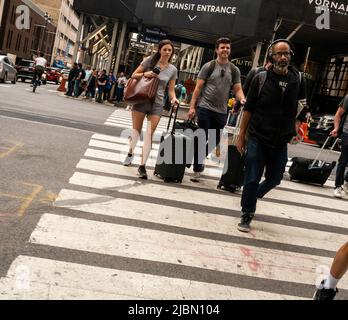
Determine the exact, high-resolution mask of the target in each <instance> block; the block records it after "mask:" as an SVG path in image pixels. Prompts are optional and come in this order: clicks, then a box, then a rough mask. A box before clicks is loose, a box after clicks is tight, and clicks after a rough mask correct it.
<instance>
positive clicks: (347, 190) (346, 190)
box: [343, 182, 348, 194]
mask: <svg viewBox="0 0 348 320" xmlns="http://www.w3.org/2000/svg"><path fill="white" fill-rule="evenodd" d="M343 191H344V192H345V193H346V194H348V182H346V183H345V184H344V185H343Z"/></svg>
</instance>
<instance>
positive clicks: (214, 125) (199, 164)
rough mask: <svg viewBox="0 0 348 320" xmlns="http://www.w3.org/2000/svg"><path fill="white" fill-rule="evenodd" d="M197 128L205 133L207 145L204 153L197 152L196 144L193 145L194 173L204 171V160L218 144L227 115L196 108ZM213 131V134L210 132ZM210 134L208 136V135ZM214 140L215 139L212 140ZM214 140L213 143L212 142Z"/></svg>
mask: <svg viewBox="0 0 348 320" xmlns="http://www.w3.org/2000/svg"><path fill="white" fill-rule="evenodd" d="M197 115H198V126H199V128H200V129H203V130H204V132H205V143H206V144H207V147H206V150H205V151H206V152H204V150H203V152H202V150H199V148H198V143H195V157H194V166H193V171H194V172H203V171H204V159H205V158H206V157H207V155H208V154H210V153H211V152H212V151H213V150H214V149H215V147H216V146H218V145H219V144H220V140H221V133H222V130H223V129H224V127H225V125H226V122H227V114H225V113H217V112H214V111H211V110H208V109H205V108H200V107H198V108H197ZM210 130H214V131H215V132H216V134H215V132H214V134H212V131H210ZM209 131H210V132H209ZM209 133H210V134H209ZM214 138H215V139H214ZM214 140H215V141H214Z"/></svg>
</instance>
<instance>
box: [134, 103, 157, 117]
mask: <svg viewBox="0 0 348 320" xmlns="http://www.w3.org/2000/svg"><path fill="white" fill-rule="evenodd" d="M133 111H137V112H141V113H145V114H146V115H150V116H162V113H163V106H161V105H159V104H156V103H154V104H150V103H148V104H147V103H142V104H135V105H134V106H133Z"/></svg>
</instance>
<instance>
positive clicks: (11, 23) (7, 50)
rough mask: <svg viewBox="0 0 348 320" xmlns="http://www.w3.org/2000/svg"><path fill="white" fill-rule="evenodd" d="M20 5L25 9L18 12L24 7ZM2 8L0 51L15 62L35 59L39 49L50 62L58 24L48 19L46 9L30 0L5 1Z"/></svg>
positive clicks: (0, 5)
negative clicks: (55, 24) (46, 18)
mask: <svg viewBox="0 0 348 320" xmlns="http://www.w3.org/2000/svg"><path fill="white" fill-rule="evenodd" d="M20 6H24V8H26V9H25V11H18V10H19V9H20V8H23V7H20ZM1 8H2V9H1ZM0 9H1V10H2V16H1V20H0V52H1V53H3V54H7V55H9V56H10V57H11V58H12V60H13V62H14V63H15V62H17V61H18V60H21V59H33V57H34V56H36V55H38V54H39V53H40V52H43V53H44V55H45V57H46V59H47V60H48V61H49V60H50V59H51V58H52V49H53V43H54V39H55V33H56V27H55V26H54V25H53V24H51V23H49V22H48V21H46V20H45V17H44V16H45V12H44V11H43V10H41V9H40V8H39V7H38V6H36V5H35V4H34V3H33V2H32V1H29V0H7V1H3V0H2V1H1V4H0ZM0 12H1V11H0ZM27 14H28V15H27Z"/></svg>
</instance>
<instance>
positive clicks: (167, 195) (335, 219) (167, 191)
mask: <svg viewBox="0 0 348 320" xmlns="http://www.w3.org/2000/svg"><path fill="white" fill-rule="evenodd" d="M121 180H122V179H116V178H111V177H103V176H96V175H84V174H81V173H79V174H75V175H74V176H73V177H72V178H71V179H70V183H71V184H75V185H80V186H85V187H90V188H96V189H108V188H119V187H120V185H121V186H122V181H121ZM123 183H124V185H131V182H128V183H127V180H124V182H123ZM119 191H120V192H123V190H122V189H120V190H119ZM124 192H127V193H128V194H135V195H138V194H141V195H142V196H148V197H161V199H163V201H165V200H174V201H181V202H184V203H190V204H192V203H194V204H197V205H202V206H211V207H216V208H223V209H227V210H228V209H231V210H240V198H239V197H231V196H230V195H229V194H228V193H223V192H222V193H221V194H215V193H214V194H211V193H209V192H206V191H195V190H190V191H188V190H186V189H182V188H180V187H179V186H178V187H176V188H175V187H169V186H167V185H165V184H163V185H155V184H151V183H146V184H142V183H138V184H135V185H134V187H130V188H127V189H126V190H125V191H124ZM273 192H274V193H277V192H278V191H273ZM307 197H309V198H311V197H312V196H309V195H308V196H307ZM289 200H290V199H289ZM164 203H165V202H164ZM327 206H328V207H330V202H327ZM257 214H263V215H266V216H272V217H277V218H285V219H289V220H297V221H304V222H311V223H312V222H313V223H319V224H324V225H329V226H337V227H344V226H347V225H348V223H344V222H346V221H347V215H345V214H339V213H333V212H328V211H325V210H323V211H321V210H316V209H310V208H300V207H298V206H293V205H285V204H278V203H269V202H266V201H259V203H258V209H257ZM255 228H257V223H255Z"/></svg>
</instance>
